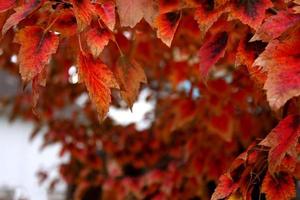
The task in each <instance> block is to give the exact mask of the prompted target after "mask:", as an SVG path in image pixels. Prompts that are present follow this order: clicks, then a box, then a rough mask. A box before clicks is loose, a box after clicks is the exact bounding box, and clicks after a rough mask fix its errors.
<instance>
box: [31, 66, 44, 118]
mask: <svg viewBox="0 0 300 200" xmlns="http://www.w3.org/2000/svg"><path fill="white" fill-rule="evenodd" d="M46 82H47V68H44V69H43V70H42V71H41V72H40V73H39V74H37V75H36V76H35V77H34V78H33V79H32V110H33V112H34V113H35V114H37V111H36V106H37V103H38V99H39V96H40V92H41V88H42V87H45V86H46Z"/></svg>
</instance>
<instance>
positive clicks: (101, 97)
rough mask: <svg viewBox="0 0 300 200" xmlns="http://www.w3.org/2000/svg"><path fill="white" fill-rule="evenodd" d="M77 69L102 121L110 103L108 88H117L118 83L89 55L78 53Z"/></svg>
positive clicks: (107, 69)
mask: <svg viewBox="0 0 300 200" xmlns="http://www.w3.org/2000/svg"><path fill="white" fill-rule="evenodd" d="M78 67H79V74H80V77H81V78H82V80H83V81H84V83H85V85H86V88H87V90H88V92H89V95H90V98H91V100H92V102H93V103H94V104H95V106H96V108H97V112H98V115H99V118H100V120H101V121H102V120H103V119H104V118H105V116H106V113H107V112H108V108H109V105H110V102H111V90H110V88H119V86H118V83H117V81H116V79H115V77H114V75H113V73H112V72H111V70H110V69H109V68H108V67H107V66H106V65H105V64H104V63H102V62H101V61H100V60H99V59H94V58H93V56H92V55H91V54H83V53H80V54H79V58H78Z"/></svg>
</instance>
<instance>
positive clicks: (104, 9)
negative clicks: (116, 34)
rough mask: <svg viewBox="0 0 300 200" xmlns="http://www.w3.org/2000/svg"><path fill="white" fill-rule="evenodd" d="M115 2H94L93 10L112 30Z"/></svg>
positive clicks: (114, 17)
mask: <svg viewBox="0 0 300 200" xmlns="http://www.w3.org/2000/svg"><path fill="white" fill-rule="evenodd" d="M115 7H116V6H115V3H114V2H112V1H108V2H105V3H103V4H96V5H95V10H96V12H97V14H98V15H99V16H100V18H101V20H102V21H103V22H104V23H105V25H106V26H107V27H108V28H109V29H110V30H111V31H113V30H114V28H115V24H116V13H115Z"/></svg>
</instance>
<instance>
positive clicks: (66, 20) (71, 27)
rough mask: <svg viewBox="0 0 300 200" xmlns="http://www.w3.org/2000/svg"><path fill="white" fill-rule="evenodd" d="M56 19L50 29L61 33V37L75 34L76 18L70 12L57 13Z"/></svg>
mask: <svg viewBox="0 0 300 200" xmlns="http://www.w3.org/2000/svg"><path fill="white" fill-rule="evenodd" d="M56 17H57V19H56V20H55V23H54V24H53V26H52V29H53V30H55V31H57V32H59V33H61V34H62V35H63V36H66V37H69V36H72V35H75V34H76V31H77V23H76V17H75V16H74V14H73V12H72V11H71V10H66V9H64V10H62V11H60V12H58V13H57V16H56Z"/></svg>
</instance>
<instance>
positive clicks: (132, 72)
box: [114, 56, 147, 108]
mask: <svg viewBox="0 0 300 200" xmlns="http://www.w3.org/2000/svg"><path fill="white" fill-rule="evenodd" d="M114 71H115V75H116V78H117V80H118V83H119V85H120V87H121V96H122V98H123V99H124V100H125V101H126V103H127V105H128V106H129V107H130V108H132V106H133V103H134V102H135V100H136V99H137V96H138V94H139V89H140V84H141V83H147V78H146V75H145V72H144V70H143V68H142V67H141V66H140V64H139V63H138V62H136V61H135V60H132V61H129V60H128V59H127V58H126V57H125V56H121V57H120V58H119V60H118V63H117V66H116V67H115V70H114Z"/></svg>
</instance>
